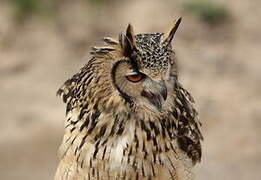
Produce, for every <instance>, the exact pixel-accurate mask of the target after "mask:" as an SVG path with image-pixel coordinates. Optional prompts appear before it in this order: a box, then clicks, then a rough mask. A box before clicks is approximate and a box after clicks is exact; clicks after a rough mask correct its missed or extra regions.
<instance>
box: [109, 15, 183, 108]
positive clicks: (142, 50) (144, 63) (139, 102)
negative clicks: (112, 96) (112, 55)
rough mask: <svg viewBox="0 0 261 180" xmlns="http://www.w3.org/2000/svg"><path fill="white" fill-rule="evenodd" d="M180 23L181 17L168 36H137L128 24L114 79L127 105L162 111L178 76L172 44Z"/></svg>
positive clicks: (123, 36)
mask: <svg viewBox="0 0 261 180" xmlns="http://www.w3.org/2000/svg"><path fill="white" fill-rule="evenodd" d="M180 22H181V18H179V19H178V20H176V21H175V22H174V23H173V24H172V25H171V26H170V28H169V29H168V30H167V31H166V32H165V33H153V34H137V35H135V34H134V31H133V27H132V26H131V25H130V24H129V25H128V27H127V30H126V34H121V35H120V37H119V46H120V49H121V52H122V58H121V59H120V60H118V61H116V62H115V63H114V64H113V67H112V70H111V77H112V80H113V85H114V87H115V88H116V89H117V90H118V91H119V93H120V95H121V96H122V97H123V98H124V99H125V100H126V101H127V102H129V103H131V104H134V105H135V106H146V107H148V108H149V109H152V110H156V111H161V109H162V107H163V105H164V102H165V101H166V100H167V98H168V93H169V90H170V89H171V88H173V78H175V77H176V70H175V69H176V68H175V67H176V64H175V62H174V52H173V50H172V47H171V41H172V39H173V37H174V35H175V32H176V31H177V29H178V26H179V24H180Z"/></svg>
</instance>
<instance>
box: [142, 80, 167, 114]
mask: <svg viewBox="0 0 261 180" xmlns="http://www.w3.org/2000/svg"><path fill="white" fill-rule="evenodd" d="M158 85H159V89H158V93H152V92H150V91H145V90H143V91H142V92H141V95H142V96H143V97H146V98H147V99H148V100H149V102H151V103H152V104H153V105H155V106H156V107H157V108H158V110H161V109H162V102H161V99H162V98H163V99H164V100H166V99H167V96H168V90H167V87H166V84H165V81H163V80H161V81H160V82H158ZM160 96H162V98H161V97H160Z"/></svg>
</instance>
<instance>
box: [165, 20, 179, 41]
mask: <svg viewBox="0 0 261 180" xmlns="http://www.w3.org/2000/svg"><path fill="white" fill-rule="evenodd" d="M181 19H182V18H181V17H179V18H178V19H177V20H176V21H175V22H173V23H172V24H171V25H170V27H169V28H168V30H167V31H166V32H165V33H164V35H163V44H166V45H169V44H170V43H171V41H172V39H173V37H174V35H175V33H176V31H177V29H178V27H179V25H180V23H181Z"/></svg>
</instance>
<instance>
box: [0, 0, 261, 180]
mask: <svg viewBox="0 0 261 180" xmlns="http://www.w3.org/2000/svg"><path fill="white" fill-rule="evenodd" d="M178 16H182V17H183V22H182V24H181V26H180V28H179V30H178V32H177V34H176V37H175V39H174V42H173V46H174V48H175V49H176V53H177V56H178V59H179V65H180V81H181V82H182V83H183V84H184V86H185V87H186V88H187V89H188V90H189V91H190V92H191V93H192V94H193V96H194V97H195V99H196V103H197V108H198V110H199V113H200V117H201V119H202V124H203V127H202V131H203V134H204V137H205V140H204V142H203V159H202V163H201V164H199V165H198V166H197V168H196V174H197V178H196V179H198V180H220V179H224V180H227V179H230V180H232V179H236V180H249V179H251V180H259V179H260V177H261V171H260V170H261V109H260V108H261V84H260V82H261V75H260V73H261V60H260V57H261V34H260V33H261V24H260V18H261V1H260V0H251V1H245V0H213V1H211V0H129V1H128V0H74V1H71V0H1V1H0V115H1V117H0V176H1V178H0V179H3V180H12V179H20V180H35V179H38V180H47V179H52V178H53V175H54V173H55V170H56V166H57V163H58V158H57V150H58V147H59V145H60V142H61V139H62V136H63V119H64V115H65V113H64V112H65V105H64V104H63V103H62V101H61V100H60V99H58V98H57V97H56V96H55V93H56V91H57V89H58V88H59V87H60V86H61V84H62V83H63V82H64V81H65V80H66V79H67V78H69V77H70V76H72V75H73V74H74V73H75V72H77V71H78V70H79V68H80V67H82V66H83V65H84V64H85V63H86V62H87V61H88V59H90V57H91V56H90V55H89V49H90V48H91V46H97V45H102V42H101V38H102V37H104V36H111V37H114V38H117V37H118V34H119V33H121V32H124V31H125V29H126V26H127V24H128V23H129V22H131V23H132V24H133V26H134V28H135V29H134V30H135V32H139V33H141V32H163V31H165V29H166V28H167V27H168V25H169V23H170V22H171V21H172V20H173V19H175V18H177V17H178Z"/></svg>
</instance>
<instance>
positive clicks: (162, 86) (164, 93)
mask: <svg viewBox="0 0 261 180" xmlns="http://www.w3.org/2000/svg"><path fill="white" fill-rule="evenodd" d="M159 84H160V94H161V95H162V97H163V99H164V100H166V99H167V97H168V90H167V87H166V84H165V81H164V80H161V81H160V82H159Z"/></svg>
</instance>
